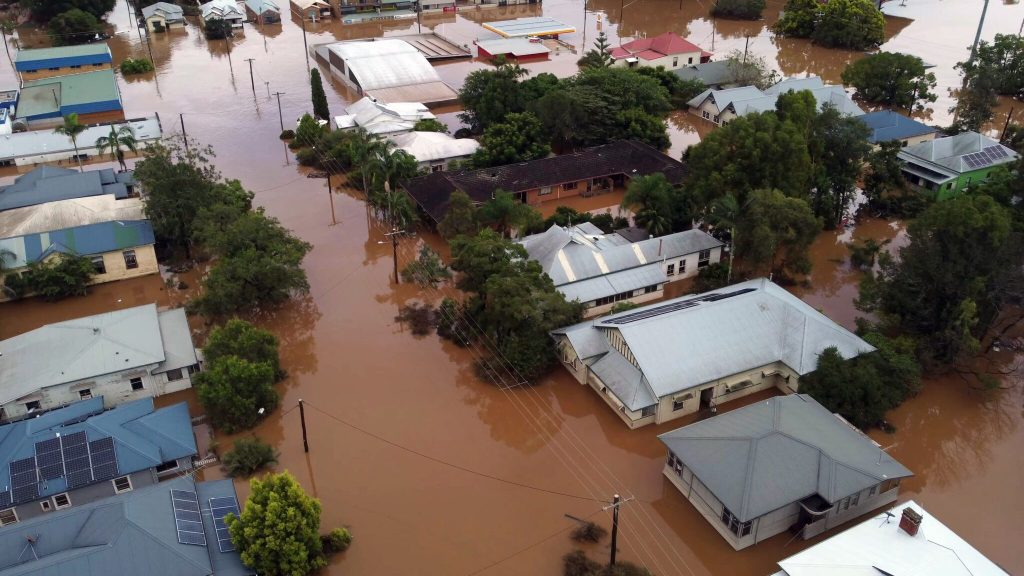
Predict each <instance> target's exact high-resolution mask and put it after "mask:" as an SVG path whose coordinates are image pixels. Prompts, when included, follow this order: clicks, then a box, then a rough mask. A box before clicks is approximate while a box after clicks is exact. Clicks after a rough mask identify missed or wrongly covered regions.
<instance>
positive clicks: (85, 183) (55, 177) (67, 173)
mask: <svg viewBox="0 0 1024 576" xmlns="http://www.w3.org/2000/svg"><path fill="white" fill-rule="evenodd" d="M134 185H135V176H134V174H133V172H132V171H130V170H129V171H128V172H114V171H113V170H111V169H110V168H103V169H100V170H87V171H85V172H78V171H77V170H69V169H67V168H60V167H57V166H41V167H39V168H36V169H35V170H32V171H31V172H28V173H26V174H22V175H21V176H19V177H17V178H16V179H15V180H14V184H11V185H9V186H2V187H0V211H3V210H11V209H13V208H23V207H25V206H35V205H37V204H45V203H47V202H55V201H57V200H70V199H72V198H85V197H87V196H99V195H101V194H113V195H114V197H115V198H117V199H118V200H121V199H124V198H127V197H128V186H134Z"/></svg>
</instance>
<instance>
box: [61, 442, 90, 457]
mask: <svg viewBox="0 0 1024 576" xmlns="http://www.w3.org/2000/svg"><path fill="white" fill-rule="evenodd" d="M63 454H64V460H71V459H72V458H85V457H87V456H89V448H88V447H86V446H85V445H84V444H77V445H75V446H65V447H64V451H63Z"/></svg>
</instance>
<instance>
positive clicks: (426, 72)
mask: <svg viewBox="0 0 1024 576" xmlns="http://www.w3.org/2000/svg"><path fill="white" fill-rule="evenodd" d="M327 49H328V50H331V51H332V52H334V53H335V54H337V55H338V56H340V57H341V58H342V60H344V61H345V65H346V66H347V67H348V69H349V72H350V73H351V74H353V75H354V76H355V77H356V79H357V80H358V82H359V85H360V86H361V87H362V88H363V90H378V89H382V88H394V87H397V86H409V85H413V84H426V83H430V82H440V81H441V77H440V76H438V74H437V71H436V70H434V67H433V66H431V65H430V62H428V61H427V59H426V58H425V57H424V56H423V54H422V53H421V52H420V51H419V50H417V49H416V48H413V46H412V45H411V44H409V43H408V42H406V41H405V40H395V39H385V40H378V41H375V42H339V43H337V44H331V45H330V46H328V47H327Z"/></svg>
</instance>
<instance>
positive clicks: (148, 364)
mask: <svg viewBox="0 0 1024 576" xmlns="http://www.w3.org/2000/svg"><path fill="white" fill-rule="evenodd" d="M199 361H200V358H199V356H198V355H197V352H196V349H195V347H194V346H193V344H192V335H191V331H190V330H189V327H188V320H187V319H186V318H185V310H184V309H182V308H177V309H174V310H167V311H164V312H158V311H157V309H156V304H148V305H145V306H138V307H135V308H126V309H124V310H117V311H115V312H107V313H105V314H97V315H95V316H87V317H85V318H78V319H75V320H67V321H65V322H57V323H55V324H47V325H46V326H43V327H42V328H37V329H35V330H32V331H31V332H26V333H24V334H20V335H18V336H14V337H13V338H8V339H7V340H3V341H0V383H2V384H0V420H10V419H16V418H20V417H22V416H24V415H26V414H27V413H29V412H33V411H36V410H49V409H52V408H57V407H60V406H64V405H66V404H70V403H71V402H75V401H77V400H81V399H85V398H92V397H94V396H95V397H99V396H102V397H103V399H104V405H105V406H106V407H108V408H109V407H111V406H115V405H118V404H122V403H124V402H129V401H132V400H137V399H139V398H144V397H152V396H160V395H162V394H168V393H170V392H177V391H179V390H185V389H186V388H191V387H192V378H191V376H192V374H193V373H195V372H196V371H198V370H199Z"/></svg>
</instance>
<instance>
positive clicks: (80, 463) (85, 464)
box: [61, 432, 92, 488]
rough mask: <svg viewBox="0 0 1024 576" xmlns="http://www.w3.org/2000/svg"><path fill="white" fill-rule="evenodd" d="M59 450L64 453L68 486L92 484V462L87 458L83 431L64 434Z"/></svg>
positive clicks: (87, 453)
mask: <svg viewBox="0 0 1024 576" xmlns="http://www.w3.org/2000/svg"><path fill="white" fill-rule="evenodd" d="M61 452H62V453H63V454H64V468H65V470H66V473H67V476H68V488H78V487H80V486H85V485H87V484H92V464H91V463H90V460H89V446H88V438H86V436H85V432H75V433H74V434H69V435H67V436H65V437H64V438H63V439H62V442H61Z"/></svg>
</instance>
